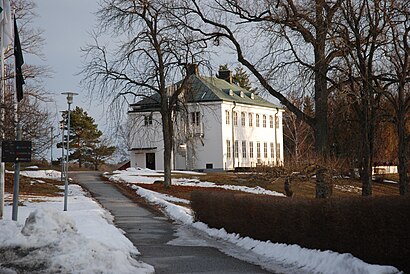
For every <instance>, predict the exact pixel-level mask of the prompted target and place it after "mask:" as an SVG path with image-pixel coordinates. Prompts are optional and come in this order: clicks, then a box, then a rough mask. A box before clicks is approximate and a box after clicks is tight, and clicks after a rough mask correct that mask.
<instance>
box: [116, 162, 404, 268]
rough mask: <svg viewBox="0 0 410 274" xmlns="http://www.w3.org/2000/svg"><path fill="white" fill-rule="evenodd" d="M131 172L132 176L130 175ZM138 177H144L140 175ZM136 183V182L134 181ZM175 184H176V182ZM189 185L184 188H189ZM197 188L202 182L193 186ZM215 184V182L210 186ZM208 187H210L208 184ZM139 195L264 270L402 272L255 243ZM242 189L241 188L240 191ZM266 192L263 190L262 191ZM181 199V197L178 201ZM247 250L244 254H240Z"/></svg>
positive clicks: (155, 197) (153, 195)
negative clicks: (222, 243) (227, 245)
mask: <svg viewBox="0 0 410 274" xmlns="http://www.w3.org/2000/svg"><path fill="white" fill-rule="evenodd" d="M133 172H134V171H129V170H128V171H125V172H117V173H116V175H117V176H116V177H114V178H113V177H111V180H114V181H126V179H129V178H130V177H132V176H135V174H134V175H131V174H132V173H133ZM130 173H131V174H130ZM138 176H141V174H140V175H138ZM132 182H134V183H135V181H132ZM173 183H174V181H173ZM186 184H187V182H185V183H183V181H181V185H186ZM193 184H195V185H196V186H197V185H200V184H201V183H200V182H195V183H193ZM209 184H212V183H209ZM205 185H208V183H206V184H205ZM132 188H133V189H134V190H135V191H136V193H137V194H138V195H140V196H142V197H144V198H145V199H146V200H148V201H149V202H151V203H154V204H157V205H159V206H161V207H162V208H163V210H164V211H165V213H166V214H167V215H168V216H169V217H170V218H171V219H173V220H175V221H178V222H180V223H182V224H183V225H186V226H189V227H192V228H195V229H197V230H198V231H200V232H202V233H205V234H206V235H208V236H209V237H211V238H213V239H216V240H217V241H223V242H226V243H227V244H231V245H232V246H233V247H231V248H226V245H225V247H221V246H219V247H218V248H220V249H221V251H223V252H225V253H227V254H229V255H231V256H234V257H239V258H241V259H245V260H247V261H249V262H251V263H254V264H259V265H261V266H262V267H263V268H266V269H268V270H271V271H275V272H281V273H335V274H336V273H337V274H338V273H357V274H359V273H360V274H366V273H368V274H379V273H380V274H382V273H384V274H387V273H400V272H399V271H398V269H396V268H395V267H393V266H381V265H371V264H368V263H366V262H364V261H362V260H360V259H358V258H356V257H354V256H352V255H351V254H348V253H344V254H340V253H337V252H333V251H329V250H327V251H321V250H312V249H307V248H303V247H301V246H299V245H288V244H283V243H272V242H270V241H267V242H264V241H259V240H255V239H252V238H249V237H240V235H239V234H235V233H228V232H226V231H225V229H223V228H222V229H215V228H210V227H208V225H207V224H205V223H202V222H195V221H194V217H193V212H192V211H191V210H190V209H189V208H186V207H183V206H180V205H175V204H173V203H172V199H171V198H170V196H169V195H166V196H165V197H164V195H163V194H160V193H157V192H154V191H150V190H146V189H144V188H142V187H139V186H136V185H132ZM239 189H241V187H238V190H239ZM261 192H262V191H261ZM175 199H178V198H175ZM169 244H178V240H173V241H171V242H170V243H169ZM190 244H198V245H201V246H202V245H204V244H205V243H204V242H203V241H197V242H196V243H195V241H190ZM238 249H240V250H243V252H240V251H238Z"/></svg>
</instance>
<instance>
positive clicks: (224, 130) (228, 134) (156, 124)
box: [130, 102, 283, 170]
mask: <svg viewBox="0 0 410 274" xmlns="http://www.w3.org/2000/svg"><path fill="white" fill-rule="evenodd" d="M233 107H234V104H233V103H231V102H210V103H201V104H188V106H187V110H188V116H189V117H188V121H187V122H188V124H187V125H188V127H186V122H183V121H182V120H178V121H179V122H178V125H175V126H176V131H177V133H178V134H180V135H181V131H186V133H187V134H189V133H194V132H196V133H198V132H199V131H200V133H203V135H201V136H202V137H200V136H199V135H194V134H190V135H189V136H190V137H189V138H188V139H187V140H184V141H182V140H178V141H176V144H175V145H176V146H175V147H178V145H180V144H182V143H183V144H185V145H186V147H187V152H186V153H185V152H184V151H179V152H178V151H176V153H175V158H174V161H173V163H172V164H173V166H174V167H175V169H196V170H198V169H199V170H202V169H206V165H207V164H212V166H213V169H232V168H234V162H233V159H235V167H249V166H256V164H257V163H258V159H257V142H259V143H260V145H261V157H260V159H259V161H260V164H264V165H277V164H279V165H281V164H283V128H282V113H283V110H281V109H279V111H277V110H276V109H272V108H266V107H258V106H249V105H242V104H236V106H235V108H234V111H236V112H237V113H238V124H237V125H236V126H233V119H232V118H233V117H232V108H233ZM225 110H228V111H229V115H230V118H229V120H230V123H229V125H227V124H226V112H225ZM197 111H199V112H200V114H201V116H200V123H201V125H200V126H199V127H198V126H194V125H193V124H192V117H191V113H192V112H197ZM242 112H244V113H245V126H242V121H241V113H242ZM249 113H252V115H253V117H252V118H253V119H252V120H253V126H249ZM149 114H150V113H131V114H130V116H131V117H134V119H135V122H134V125H135V128H134V129H133V131H134V132H135V134H134V135H133V140H132V147H133V148H153V147H156V149H155V150H154V151H146V150H143V151H131V153H130V154H131V157H130V158H131V166H133V167H135V166H139V167H145V153H146V152H155V154H156V157H155V158H156V159H155V161H156V168H157V169H163V168H164V165H163V137H162V127H161V116H160V114H159V112H155V113H153V114H152V115H153V124H152V125H148V126H145V125H144V116H145V115H149ZM256 114H259V119H260V121H259V127H256ZM263 115H266V127H263ZM275 115H277V116H278V118H279V128H278V129H276V124H275V119H274V125H273V128H271V127H270V120H269V117H270V116H272V117H273V118H274V117H275ZM232 129H233V136H232ZM275 131H276V134H275ZM275 135H276V137H277V140H275ZM226 140H230V142H231V148H230V150H231V157H227V146H226ZM234 140H238V141H239V150H238V152H239V153H238V157H237V158H234V150H233V141H234ZM242 141H246V157H243V154H242ZM249 141H252V142H253V150H254V155H253V157H252V158H251V157H250V151H249V150H250V149H249ZM264 143H266V144H267V152H268V155H267V156H268V157H265V155H264ZM271 143H274V153H273V155H272V154H271V145H270V144H271ZM276 143H278V144H279V151H277V147H276ZM272 156H273V157H272Z"/></svg>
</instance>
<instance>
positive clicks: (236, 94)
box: [131, 75, 281, 110]
mask: <svg viewBox="0 0 410 274" xmlns="http://www.w3.org/2000/svg"><path fill="white" fill-rule="evenodd" d="M190 82H191V85H192V87H191V92H189V93H188V95H187V99H188V102H191V103H194V102H216V101H226V102H236V103H240V104H245V105H254V106H262V107H269V108H281V107H279V106H277V105H275V104H273V103H271V102H269V101H267V100H265V99H263V98H262V97H260V96H258V95H256V94H252V93H251V92H250V91H248V90H246V89H244V88H241V87H239V86H237V85H235V84H231V83H229V82H227V81H225V80H223V79H219V78H216V77H206V76H197V75H192V76H191V79H190ZM159 99H160V97H159V94H154V95H152V96H151V97H149V98H145V99H143V100H141V101H139V102H137V103H135V104H132V105H131V106H140V107H142V108H143V109H144V110H146V109H147V108H150V109H151V108H155V107H154V105H156V108H158V103H159Z"/></svg>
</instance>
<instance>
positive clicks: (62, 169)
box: [60, 110, 67, 182]
mask: <svg viewBox="0 0 410 274" xmlns="http://www.w3.org/2000/svg"><path fill="white" fill-rule="evenodd" d="M60 112H61V117H62V120H61V122H60V130H61V182H64V180H65V179H64V178H65V156H64V149H65V144H64V143H65V140H64V133H65V130H64V129H65V126H66V123H65V120H66V118H67V117H66V116H67V111H65V110H63V111H60Z"/></svg>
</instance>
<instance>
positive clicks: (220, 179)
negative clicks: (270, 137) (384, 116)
mask: <svg viewBox="0 0 410 274" xmlns="http://www.w3.org/2000/svg"><path fill="white" fill-rule="evenodd" d="M153 177H158V176H153ZM172 178H174V179H180V178H186V179H197V180H200V181H208V182H213V183H215V184H218V185H240V186H247V187H256V186H259V187H263V188H265V189H267V190H272V191H276V192H280V193H284V181H285V178H284V177H275V176H272V175H271V174H269V173H257V172H252V173H235V172H215V173H207V174H204V175H200V176H198V175H190V174H173V175H172ZM388 178H391V179H394V178H395V177H394V175H393V176H389V177H388ZM332 183H333V195H332V196H333V197H350V196H361V182H360V180H359V179H350V178H349V179H342V178H333V179H332ZM315 184H316V182H315V179H313V178H309V179H306V178H297V177H295V178H293V179H292V191H293V192H294V196H295V197H298V198H303V197H304V198H314V197H315ZM140 186H141V187H144V188H148V189H151V190H154V191H158V192H161V193H166V194H170V195H174V196H176V197H179V198H184V199H186V197H189V195H188V194H187V193H188V192H191V191H192V190H195V189H192V190H190V188H189V187H180V186H172V187H171V189H166V188H163V187H162V188H161V187H160V186H152V185H146V184H140ZM201 189H203V188H201ZM349 189H350V190H353V191H348V190H349ZM212 190H215V189H212ZM392 195H399V189H398V185H397V184H391V183H378V182H373V196H392Z"/></svg>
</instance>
